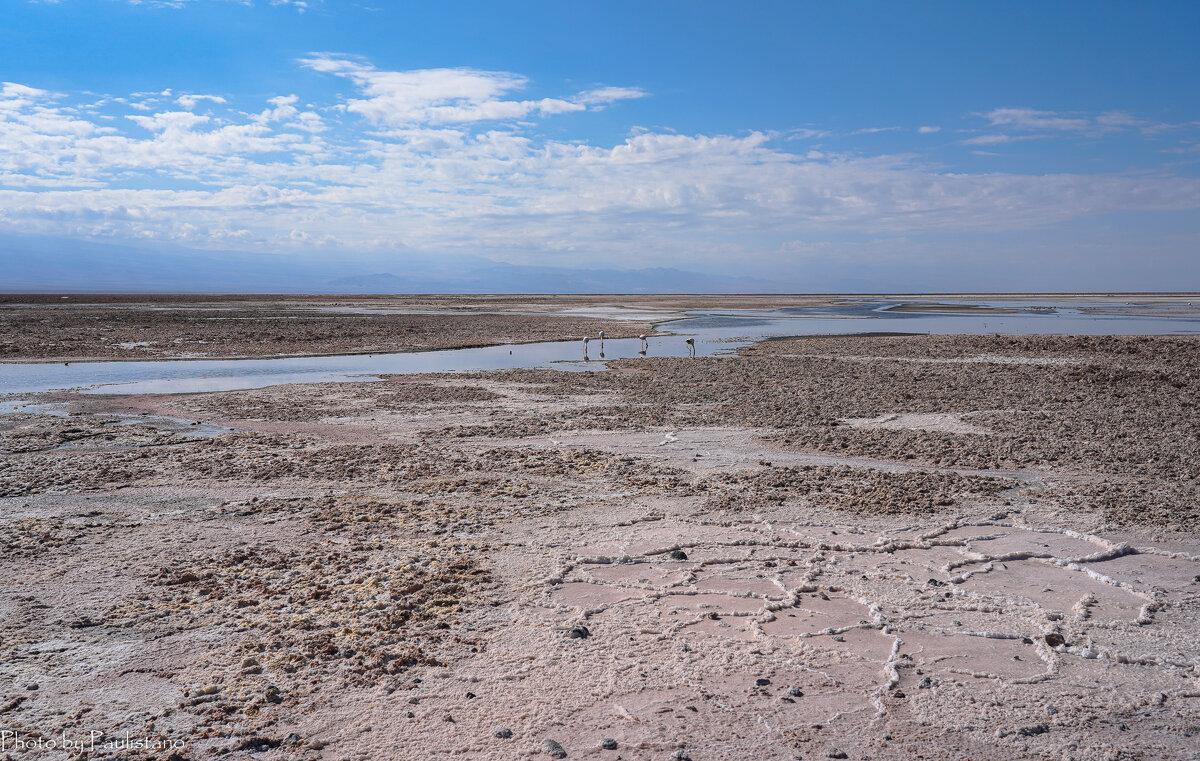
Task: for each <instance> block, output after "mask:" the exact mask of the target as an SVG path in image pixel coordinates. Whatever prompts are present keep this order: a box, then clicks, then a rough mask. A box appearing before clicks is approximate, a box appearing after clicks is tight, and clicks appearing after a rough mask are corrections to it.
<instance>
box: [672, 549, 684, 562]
mask: <svg viewBox="0 0 1200 761" xmlns="http://www.w3.org/2000/svg"><path fill="white" fill-rule="evenodd" d="M671 559H672V560H687V553H686V552H684V551H683V550H672V551H671Z"/></svg>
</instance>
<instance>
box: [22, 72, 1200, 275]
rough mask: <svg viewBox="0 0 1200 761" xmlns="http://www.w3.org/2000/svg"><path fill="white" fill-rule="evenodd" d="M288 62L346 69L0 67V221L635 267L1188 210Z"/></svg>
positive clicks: (195, 240) (624, 94) (615, 95)
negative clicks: (612, 135) (178, 85)
mask: <svg viewBox="0 0 1200 761" xmlns="http://www.w3.org/2000/svg"><path fill="white" fill-rule="evenodd" d="M299 67H300V69H301V71H302V73H303V74H302V76H301V77H300V78H299V79H298V82H303V81H309V82H310V84H311V86H312V89H314V90H316V89H319V87H320V85H321V84H322V82H324V84H326V85H328V84H331V83H332V84H337V83H342V84H344V85H346V86H348V87H349V88H350V91H349V93H348V94H347V95H346V96H345V97H342V98H339V99H336V100H333V101H331V102H320V101H316V100H312V99H308V98H304V97H301V96H300V95H298V94H294V93H282V94H279V95H275V96H272V97H270V98H267V99H266V100H265V101H263V102H260V103H258V104H249V107H247V104H242V103H238V102H236V100H235V99H234V98H233V97H232V96H230V95H228V94H220V93H186V92H175V91H174V90H163V91H159V92H154V93H134V94H129V95H109V96H104V97H84V96H83V95H78V94H76V95H64V94H59V93H53V92H49V91H46V90H43V89H39V88H36V87H32V86H29V85H25V84H17V83H4V84H3V85H2V86H0V230H3V231H9V232H27V233H52V234H58V235H64V234H65V235H73V236H84V237H91V238H114V239H132V240H143V241H173V242H178V243H184V244H187V245H191V246H199V247H220V248H233V247H237V248H244V249H255V250H290V249H303V250H312V249H314V248H329V249H334V250H339V251H346V252H355V251H391V250H405V249H408V250H420V251H462V252H470V253H484V254H489V255H492V256H498V257H500V258H506V259H509V260H521V261H542V262H545V263H559V262H563V263H566V262H567V261H571V262H577V261H578V260H580V259H581V258H586V257H593V256H601V257H603V258H604V260H605V261H606V262H607V263H608V264H611V265H636V266H645V265H649V264H669V265H670V264H674V265H678V264H689V263H691V262H692V261H693V260H696V259H700V260H705V261H714V262H715V261H718V260H725V261H728V260H729V259H730V257H731V256H732V257H736V256H738V255H742V254H744V255H748V256H754V257H757V259H758V260H760V261H763V262H768V261H771V260H772V259H774V260H785V261H788V260H794V259H796V258H803V257H804V256H809V255H819V252H821V251H824V250H825V249H824V248H822V247H821V246H814V245H813V242H814V241H824V240H830V239H834V238H837V237H838V236H845V235H855V236H860V237H861V236H868V237H875V238H889V237H890V238H902V237H905V236H913V235H950V236H953V235H961V234H963V233H972V234H979V233H989V232H1001V231H1011V230H1014V229H1029V228H1032V227H1036V226H1040V225H1048V224H1054V223H1063V222H1069V221H1072V220H1078V219H1082V218H1086V217H1090V216H1095V215H1105V214H1111V213H1117V212H1120V213H1127V212H1131V211H1132V212H1136V211H1153V212H1193V213H1194V212H1195V211H1196V210H1197V209H1200V181H1198V180H1196V179H1194V178H1190V177H1187V176H1181V175H1175V174H1171V173H1169V172H1168V171H1166V170H1157V171H1141V172H1138V173H1125V174H1070V173H1054V174H1017V173H1005V172H974V173H967V172H963V171H951V170H948V169H947V168H946V166H945V165H944V164H935V163H933V162H930V161H928V160H922V159H918V158H914V156H913V155H909V154H883V155H878V154H876V155H870V154H864V153H860V152H850V151H845V150H843V151H831V150H829V149H828V147H826V146H823V145H818V144H816V141H820V140H822V139H824V138H826V137H828V135H829V134H830V133H829V132H828V131H825V130H820V129H810V128H804V129H801V130H796V131H794V132H791V133H786V134H782V133H781V134H776V133H768V132H761V131H747V132H744V133H740V134H733V135H705V134H693V135H683V134H676V133H674V132H671V131H669V130H666V129H662V128H660V129H653V130H650V129H633V130H631V131H630V132H629V134H628V135H627V136H626V137H624V138H623V139H621V140H619V141H616V142H615V143H613V144H608V145H603V144H595V143H593V142H588V141H582V140H574V139H569V138H563V137H547V136H546V133H545V131H544V130H545V129H547V128H548V127H549V126H550V125H553V124H554V123H555V122H554V120H555V119H561V118H565V117H566V115H573V116H571V117H570V118H572V119H574V118H585V119H586V118H592V117H589V116H588V114H589V112H594V111H597V110H600V109H604V108H613V107H619V106H620V104H621V103H622V102H623V101H628V100H631V99H639V98H644V97H647V96H648V94H647V93H646V92H644V91H643V90H641V89H639V88H637V87H633V86H613V85H598V86H595V87H590V88H587V89H583V90H575V91H570V92H566V93H562V94H558V95H553V96H543V97H527V96H526V95H525V94H526V93H527V92H528V91H529V90H530V89H531V88H532V85H533V83H531V82H530V81H528V79H527V78H526V77H524V76H521V75H520V74H516V73H512V72H499V71H481V70H476V69H466V68H439V69H422V70H412V71H388V70H384V69H380V68H377V67H375V66H374V65H372V64H371V63H370V62H368V61H365V60H361V59H358V58H354V57H350V56H344V55H337V54H329V53H318V54H310V55H308V56H306V57H304V58H303V59H302V60H301V61H300V62H299ZM298 86H299V85H298ZM242 109H245V110H242ZM974 118H975V119H977V120H978V119H983V120H984V121H985V123H986V126H987V129H988V131H987V132H986V133H984V134H975V135H973V136H971V137H967V138H966V142H969V143H972V144H976V145H999V144H1001V143H1005V142H1011V141H1016V140H1022V139H1031V138H1033V137H1041V136H1046V135H1052V134H1053V135H1078V136H1088V137H1092V138H1094V137H1095V136H1098V135H1105V134H1110V133H1118V132H1120V133H1138V134H1143V133H1150V132H1153V131H1154V130H1160V131H1161V130H1164V129H1168V128H1170V129H1179V130H1187V129H1192V130H1194V126H1191V125H1154V124H1151V123H1149V122H1146V121H1143V120H1139V119H1136V118H1134V117H1133V116H1130V115H1127V114H1121V113H1115V112H1111V113H1107V114H1101V115H1098V116H1089V115H1079V114H1067V115H1064V114H1058V113H1053V112H1048V111H1039V110H1034V109H1018V108H997V109H995V110H992V111H990V112H987V113H985V114H981V115H977V116H976V117H974ZM905 132H907V133H908V134H909V135H912V136H913V139H916V136H917V135H920V136H921V138H920V139H921V140H922V141H927V140H939V139H943V135H945V134H946V133H945V132H943V131H942V127H939V126H920V127H916V126H914V127H911V128H908V129H906V130H905ZM856 133H857V134H860V135H862V136H863V139H867V138H869V137H870V136H872V135H889V134H893V135H894V134H897V133H898V128H895V127H882V128H881V127H868V128H864V129H861V130H857V131H856ZM553 134H556V135H557V134H558V133H557V131H555V132H554V133H553ZM960 140H963V138H962V136H961V135H956V136H953V137H945V139H944V141H945V142H948V143H954V142H957V141H960ZM814 251H816V252H818V253H817V254H814V253H812V252H814ZM806 252H807V253H806Z"/></svg>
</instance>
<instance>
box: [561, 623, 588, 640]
mask: <svg viewBox="0 0 1200 761" xmlns="http://www.w3.org/2000/svg"><path fill="white" fill-rule="evenodd" d="M590 636H592V632H591V630H589V629H588V628H587V627H586V626H584V625H583V624H578V625H576V626H572V627H571V629H570V630H569V631H568V632H567V637H568V638H570V639H587V638H588V637H590Z"/></svg>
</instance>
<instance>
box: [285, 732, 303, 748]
mask: <svg viewBox="0 0 1200 761" xmlns="http://www.w3.org/2000/svg"><path fill="white" fill-rule="evenodd" d="M299 742H300V735H298V734H296V733H295V732H289V733H288V736H287V737H285V738H283V744H284V745H297V744H299Z"/></svg>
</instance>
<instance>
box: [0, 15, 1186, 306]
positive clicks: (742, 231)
mask: <svg viewBox="0 0 1200 761" xmlns="http://www.w3.org/2000/svg"><path fill="white" fill-rule="evenodd" d="M1046 5H1050V4H1045V3H1023V2H1005V3H985V2H972V3H948V2H947V3H823V4H817V3H801V2H786V3H775V2H758V3H752V4H746V3H712V2H686V3H685V2H659V3H646V2H641V3H632V2H629V3H627V2H605V3H582V2H563V1H561V0H560V1H559V2H545V3H542V2H521V3H494V2H472V3H468V2H436V3H391V2H389V3H383V2H370V1H365V2H339V1H337V0H307V2H298V1H296V0H290V1H288V2H279V1H276V2H271V1H270V0H247V1H246V2H236V1H235V0H180V1H179V2H151V1H150V0H143V1H142V2H130V1H129V0H58V1H57V2H48V1H42V2H31V1H30V0H0V20H2V23H0V82H5V83H6V84H4V85H3V86H2V87H3V90H0V233H5V234H15V235H30V236H56V237H60V238H66V239H79V240H90V241H101V242H106V243H125V242H128V243H131V244H134V245H137V246H139V247H140V248H143V249H145V248H150V249H154V248H155V247H159V248H161V250H162V251H163V252H164V256H165V255H168V252H172V253H171V254H170V255H179V254H178V251H180V250H184V249H219V250H243V251H247V252H252V253H271V254H279V255H284V256H297V257H300V256H303V257H310V258H311V257H313V256H317V257H325V258H328V259H331V260H332V259H340V260H346V261H355V260H358V259H364V260H365V259H369V260H371V261H372V262H378V261H384V262H388V263H391V264H393V265H394V267H395V268H400V267H403V265H404V262H405V261H407V260H409V259H431V258H433V259H436V258H437V257H446V256H454V255H456V254H472V255H481V256H485V257H488V258H491V259H495V260H497V261H505V262H511V263H515V264H538V265H549V266H563V267H588V266H605V267H617V268H640V267H649V266H654V267H678V268H681V269H689V270H697V271H703V272H712V273H738V274H747V275H753V276H757V277H769V278H773V279H782V280H785V281H786V282H788V283H789V284H791V283H794V284H795V287H796V288H797V289H801V290H827V289H836V288H837V287H838V285H839V284H849V283H855V284H861V283H864V282H871V281H870V279H869V278H868V279H867V281H864V277H863V273H864V272H876V273H878V277H877V278H876V279H877V280H878V281H879V282H878V283H875V284H873V285H870V287H874V288H879V289H894V290H920V289H923V288H925V287H929V288H947V287H956V288H960V289H964V290H993V289H1004V288H1012V287H1025V288H1026V289H1043V288H1044V289H1048V290H1049V289H1054V290H1071V289H1073V288H1075V287H1079V288H1084V287H1086V288H1089V289H1094V288H1103V289H1108V290H1126V289H1135V288H1136V289H1171V290H1180V289H1200V261H1198V260H1200V256H1198V254H1200V171H1198V166H1200V52H1198V48H1200V46H1197V45H1196V44H1195V35H1196V32H1197V31H1198V30H1200V5H1197V4H1194V3H1153V4H1143V3H1132V2H1130V3H1103V2H1101V3H1096V2H1088V3H1083V2H1080V3H1069V2H1068V3H1057V4H1053V7H1049V8H1047V7H1044V6H1046ZM3 255H4V254H3V252H0V257H2V256H3ZM1015 271H1019V272H1027V273H1035V274H1031V275H1030V276H1028V277H1025V278H1014V277H1013V274H1012V273H1013V272H1015ZM933 273H938V274H937V276H936V277H935V276H934V275H933ZM2 285H3V284H2V282H0V290H2ZM862 287H867V285H863V286H862Z"/></svg>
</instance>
